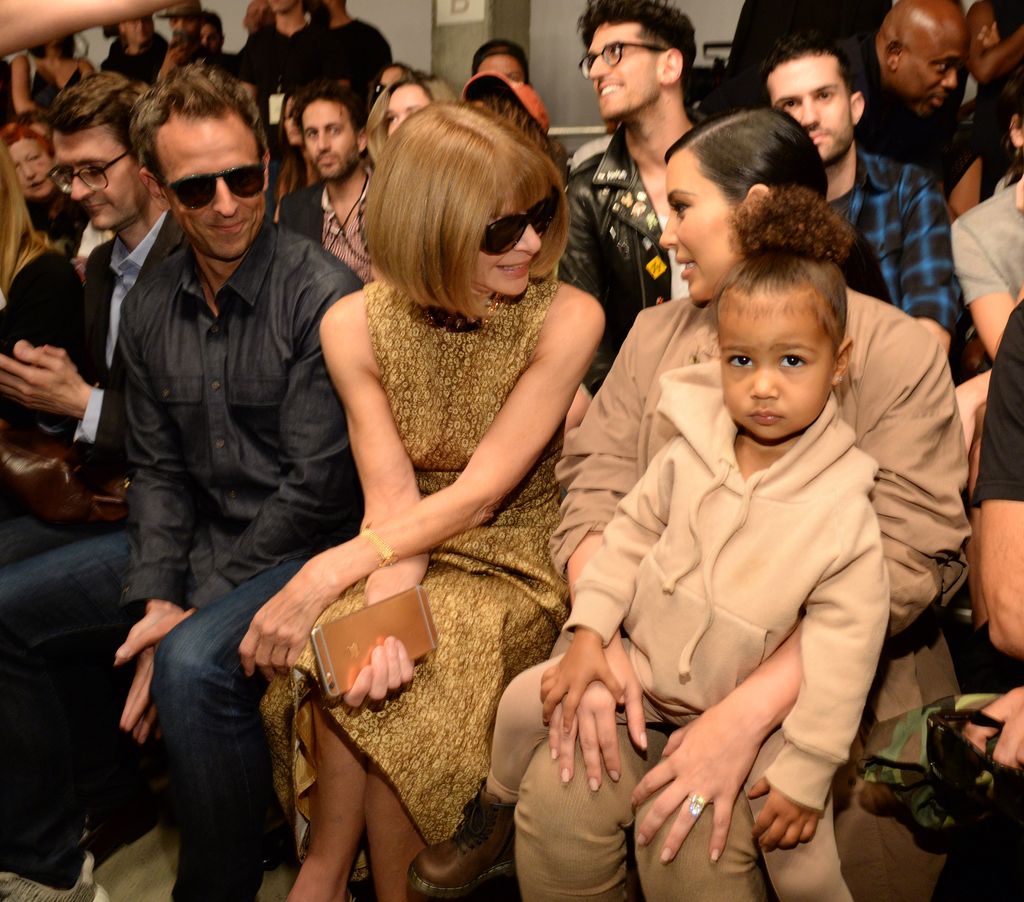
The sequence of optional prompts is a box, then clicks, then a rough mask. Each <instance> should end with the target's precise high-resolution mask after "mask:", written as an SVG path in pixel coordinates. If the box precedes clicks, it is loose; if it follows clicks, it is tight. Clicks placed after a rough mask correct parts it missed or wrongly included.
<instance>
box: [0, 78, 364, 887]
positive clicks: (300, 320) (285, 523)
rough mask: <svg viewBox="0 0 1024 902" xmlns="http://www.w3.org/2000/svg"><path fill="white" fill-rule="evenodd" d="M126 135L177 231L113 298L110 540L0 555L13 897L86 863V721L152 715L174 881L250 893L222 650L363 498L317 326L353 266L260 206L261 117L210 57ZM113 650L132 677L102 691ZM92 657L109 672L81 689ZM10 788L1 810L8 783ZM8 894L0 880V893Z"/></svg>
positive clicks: (254, 758) (3, 761)
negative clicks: (24, 555)
mask: <svg viewBox="0 0 1024 902" xmlns="http://www.w3.org/2000/svg"><path fill="white" fill-rule="evenodd" d="M131 138H132V146H133V147H134V148H135V150H136V153H137V154H138V157H139V160H140V162H141V163H142V164H143V169H142V174H143V177H144V178H145V179H146V180H147V183H148V186H149V189H150V191H151V192H152V195H153V196H154V197H156V198H159V199H160V200H161V202H163V203H166V204H167V205H168V206H169V207H170V212H171V215H172V216H173V217H174V218H175V220H176V221H177V222H178V224H179V225H180V226H181V228H182V231H183V232H184V234H185V237H186V239H187V245H186V246H184V247H182V248H180V249H179V250H178V251H177V252H175V253H174V254H171V255H170V256H169V257H167V259H165V260H164V261H163V263H162V264H161V265H160V267H159V268H158V269H157V270H156V271H155V272H154V273H153V274H152V275H151V276H149V277H148V278H147V280H146V282H145V283H144V284H142V285H140V286H139V290H138V291H136V292H135V293H134V294H133V295H132V296H131V297H129V298H128V301H127V303H126V305H125V306H124V309H123V313H122V316H121V322H120V330H119V331H120V335H119V342H120V345H121V351H122V354H123V358H124V367H125V372H126V374H127V390H126V401H125V410H126V419H127V424H128V436H127V441H126V448H127V455H128V462H129V467H130V470H131V472H132V482H131V485H130V487H129V489H128V508H129V514H128V522H127V539H125V537H124V535H123V534H122V535H121V537H120V538H121V542H120V546H119V547H111V546H112V544H113V543H109V542H108V543H107V544H98V543H103V542H105V541H106V539H105V537H104V538H94V539H88V540H85V541H83V542H79V543H76V544H75V545H74V546H69V547H72V548H75V549H77V552H76V554H75V556H74V558H73V559H70V560H65V559H64V558H54V557H52V555H54V554H58V555H59V554H61V553H63V552H64V549H58V550H57V551H56V552H52V553H51V556H49V557H47V559H46V560H47V561H48V562H49V563H50V565H51V566H49V567H48V568H46V572H44V573H34V574H33V577H34V579H33V581H32V582H31V583H29V582H28V579H27V575H26V572H25V570H24V569H17V567H18V565H15V566H13V567H9V568H6V569H5V575H4V579H3V580H0V671H2V675H3V677H4V679H5V686H7V687H8V688H7V690H5V698H10V700H9V701H8V702H7V703H6V704H0V718H2V717H3V716H7V719H8V721H9V722H10V724H11V727H10V728H9V729H6V730H3V739H2V740H0V773H3V776H4V786H5V792H4V793H0V837H2V836H3V830H4V829H5V828H6V829H9V830H10V831H12V835H13V840H12V842H11V843H10V850H9V852H8V848H6V847H5V845H4V844H0V870H2V871H13V872H15V873H18V874H21V875H23V877H21V878H18V880H19V881H21V882H20V883H18V884H17V886H16V887H15V889H14V892H13V895H12V898H57V896H55V895H43V896H35V895H31V892H33V891H34V890H33V889H32V884H30V883H29V882H28V879H23V878H29V879H31V880H33V881H37V882H42V883H44V884H45V885H47V886H50V887H54V888H61V889H66V888H69V887H72V886H75V885H76V881H77V882H78V883H79V884H81V883H82V882H83V881H85V880H87V879H88V878H90V876H91V875H90V871H91V863H90V861H89V860H88V859H86V860H85V861H84V863H83V857H84V856H83V852H82V850H80V848H79V846H78V840H79V837H80V834H81V829H82V822H83V815H84V813H83V812H82V810H81V807H80V801H79V798H78V793H77V791H76V790H78V788H79V787H78V784H77V779H76V778H77V777H78V775H79V765H80V763H81V762H80V759H82V758H89V757H90V756H91V754H92V749H91V747H90V745H89V744H88V740H89V738H90V737H89V735H87V734H86V735H83V733H85V731H84V730H83V729H82V725H83V721H86V720H88V719H90V718H91V719H92V720H94V721H95V724H94V729H93V732H98V731H103V730H108V731H110V730H116V726H117V721H118V720H119V721H120V728H121V730H123V731H124V732H125V733H127V734H129V735H130V736H131V737H132V738H134V739H135V740H136V741H138V742H140V743H141V742H144V741H145V740H146V739H147V738H149V737H150V736H151V735H152V734H153V732H154V731H155V729H156V723H157V720H156V719H157V713H158V712H159V728H160V730H161V732H162V734H163V737H164V745H165V748H166V750H167V755H168V759H169V762H170V773H171V784H170V791H171V795H172V798H173V801H174V807H175V810H176V815H177V820H178V824H179V826H180V828H181V853H180V857H179V863H178V879H177V883H176V886H175V890H174V897H175V899H177V900H179V902H189V900H196V902H200V900H201V902H217V900H223V902H228V900H238V899H252V898H254V897H255V896H256V893H257V891H258V889H259V885H260V882H261V880H262V852H261V840H262V833H263V817H264V814H265V813H266V810H267V807H268V805H269V803H270V799H271V796H272V787H271V781H270V762H269V755H268V752H267V748H266V741H265V739H264V735H263V728H262V724H261V722H260V717H259V709H258V706H259V701H260V697H261V696H262V694H263V690H264V688H265V683H264V682H263V680H262V678H261V677H260V675H259V674H257V675H256V676H255V677H253V678H247V677H245V676H244V674H243V672H242V670H241V668H240V667H239V655H238V646H239V643H240V642H241V639H242V636H243V635H244V634H245V632H246V631H247V630H248V628H249V624H250V622H251V620H252V617H253V616H254V614H255V613H256V611H258V610H259V609H260V608H261V607H262V606H263V605H264V604H265V603H266V601H267V600H268V599H269V598H270V597H271V596H272V595H274V594H275V593H276V592H277V591H278V590H279V589H280V588H281V587H282V586H283V585H284V584H285V583H286V582H287V581H288V579H290V577H291V576H293V575H294V574H295V572H296V571H297V570H298V569H299V568H300V566H301V565H302V564H303V563H304V562H305V561H306V560H307V559H308V558H309V557H310V556H311V555H313V554H315V553H316V552H318V551H320V550H322V549H323V548H325V547H328V546H332V545H335V544H337V543H338V542H339V541H344V540H346V539H348V538H351V537H352V536H354V535H355V534H356V533H357V532H358V528H359V523H360V518H361V515H362V510H361V508H362V505H361V498H360V493H359V488H358V484H357V480H356V475H355V468H354V465H353V462H352V458H351V454H350V452H349V450H348V441H347V434H346V430H345V420H344V414H343V411H342V409H341V406H340V403H339V402H338V400H337V397H336V396H335V394H334V392H333V390H332V387H331V385H330V382H329V380H328V377H327V373H326V369H325V368H324V365H323V358H322V353H321V350H320V342H319V325H320V319H321V317H322V316H323V313H324V312H325V311H326V309H327V308H328V307H329V306H330V305H331V304H332V303H333V302H334V301H336V300H337V299H338V298H340V297H342V296H343V295H346V294H349V293H350V292H351V291H353V290H354V289H356V288H357V287H358V285H359V283H358V281H357V280H356V279H355V277H354V276H352V274H351V273H350V272H349V271H348V270H347V269H346V268H345V267H343V266H342V265H340V264H339V263H338V262H337V261H336V260H334V259H333V258H332V257H330V256H329V255H328V254H326V253H325V252H324V251H323V249H322V248H320V247H318V246H316V245H314V244H313V243H311V242H309V241H306V240H305V239H303V238H301V237H300V236H296V235H292V234H291V233H288V232H286V231H283V230H282V231H280V232H279V231H278V230H277V228H276V226H274V225H273V224H271V223H266V222H265V219H264V201H263V195H262V192H263V189H264V186H265V168H264V167H265V164H266V138H265V136H264V133H263V128H262V125H261V123H260V120H259V112H258V110H257V108H256V105H255V103H254V102H253V101H252V99H251V98H250V97H249V95H248V93H247V92H246V91H245V89H244V88H243V87H242V85H241V84H240V83H239V82H238V81H236V80H235V79H233V78H231V77H230V76H228V75H227V74H225V73H223V71H222V70H219V69H217V68H215V67H208V66H203V65H192V66H187V67H184V68H182V69H178V70H176V71H175V72H173V73H172V74H171V75H170V76H168V78H166V79H165V80H163V81H162V82H160V83H159V84H158V85H157V86H155V87H153V88H151V89H150V90H149V91H148V92H147V93H146V94H145V95H143V96H142V98H140V100H139V101H138V102H137V103H136V104H135V107H134V112H133V119H132V125H131ZM106 162H107V161H104V163H106ZM115 165H116V166H120V165H123V162H122V163H117V164H115ZM114 168H115V167H110V168H108V169H107V173H108V174H109V173H112V172H113V171H114ZM83 175H84V177H85V178H86V179H87V180H91V179H93V177H94V176H95V173H92V172H88V171H87V172H85V173H82V172H76V173H75V174H74V180H75V183H76V184H77V183H78V182H79V181H80V180H81V179H82V177H83ZM93 549H95V553H90V552H91V551H93ZM37 569H40V568H37ZM29 588H30V589H31V590H32V592H31V594H29V592H28V591H27V590H28V589H29ZM19 590H21V591H20V592H19ZM18 594H20V595H24V596H26V597H27V598H28V601H30V602H31V607H30V608H27V606H26V605H23V606H22V608H21V609H20V610H19V611H18V612H16V613H17V614H20V617H18V616H11V617H10V618H8V617H7V616H6V613H7V611H6V608H5V602H6V600H7V596H9V595H15V596H17V595H18ZM33 612H35V613H34V614H33ZM26 623H28V624H30V625H32V624H40V625H39V626H38V627H37V628H33V629H32V631H27V627H26ZM111 660H113V663H114V666H115V667H125V668H126V669H127V673H126V676H127V675H132V679H131V687H130V689H129V690H128V693H127V702H126V703H124V704H123V708H122V704H121V702H120V700H121V699H123V698H124V694H123V690H122V693H121V696H120V699H119V697H118V694H117V692H116V687H115V685H114V684H116V683H121V682H122V681H121V680H114V679H113V674H112V672H111V669H110V665H111ZM103 668H105V676H106V681H107V683H108V684H111V685H109V686H107V687H104V686H103V685H102V684H101V682H100V680H99V679H98V678H96V679H93V681H92V682H90V683H89V684H88V687H87V688H86V687H82V686H80V685H79V684H80V683H82V679H83V675H84V674H85V673H86V671H89V672H90V673H102V671H103ZM64 685H67V686H68V687H73V688H74V691H73V693H72V695H71V696H68V695H67V694H66V693H65V692H64V691H62V689H61V687H62V686H64ZM11 687H18V691H17V692H16V693H15V692H14V691H13V690H12V689H11ZM151 690H152V694H151ZM68 698H71V699H73V701H74V702H75V704H74V705H69V704H68ZM26 711H31V712H32V713H31V718H30V719H31V722H32V726H33V728H32V729H31V730H28V729H26V724H25V723H24V721H25V719H26V718H25V712H26ZM19 712H20V714H21V718H20V719H21V721H22V723H21V724H20V726H19V727H18V728H15V726H14V725H15V723H16V715H18V713H19ZM2 726H3V720H2V719H0V727H2ZM8 734H9V735H8ZM22 784H23V785H24V790H23V792H22V793H19V794H17V795H18V797H19V798H22V797H23V802H25V800H27V803H26V804H23V805H22V806H21V807H20V808H19V807H18V806H16V805H14V802H13V795H14V794H13V793H12V792H11V791H9V790H10V787H12V786H21V785H22ZM40 799H45V800H46V803H45V804H40V802H39V800H40ZM22 809H28V810H29V811H30V813H31V817H30V818H22V817H20V816H19V815H20V814H21V810H22ZM26 849H28V850H31V855H29V854H28V853H27V852H26ZM3 876H4V879H6V877H7V875H6V874H5V875H3ZM7 888H8V887H7V884H6V883H4V882H2V881H0V896H2V895H4V891H5V890H6V889H7ZM60 898H64V897H63V896H61V897H60ZM68 898H75V899H79V898H81V899H88V898H92V897H91V896H90V895H89V894H88V893H87V892H85V891H83V894H76V895H74V896H71V895H69V896H68Z"/></svg>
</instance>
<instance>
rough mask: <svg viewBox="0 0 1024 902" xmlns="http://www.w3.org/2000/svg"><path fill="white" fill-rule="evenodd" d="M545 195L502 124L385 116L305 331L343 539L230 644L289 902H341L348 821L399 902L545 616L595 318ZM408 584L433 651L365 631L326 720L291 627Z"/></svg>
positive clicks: (527, 153)
mask: <svg viewBox="0 0 1024 902" xmlns="http://www.w3.org/2000/svg"><path fill="white" fill-rule="evenodd" d="M441 171H443V173H444V177H443V178H438V173H439V172H441ZM559 184H560V180H559V177H558V173H557V171H556V170H555V167H554V165H553V164H552V163H551V161H550V160H549V159H548V158H547V157H546V156H545V155H544V153H543V152H542V151H541V150H540V149H539V148H537V147H536V146H535V145H533V144H532V143H531V142H529V140H528V139H526V138H525V137H524V136H522V135H521V134H520V133H518V132H517V131H516V130H515V129H513V128H512V127H511V126H509V125H508V124H506V123H504V122H502V121H500V120H499V119H498V118H497V117H495V116H494V115H493V114H491V113H489V112H485V111H481V110H478V109H474V108H471V107H467V106H457V105H454V104H435V105H433V106H431V107H429V108H428V109H425V110H423V111H422V112H421V113H418V114H417V115H416V116H415V117H414V118H412V119H410V120H409V122H407V123H406V124H404V125H403V126H402V128H401V130H400V131H399V132H398V133H397V134H396V135H395V137H394V138H393V139H392V140H391V141H390V142H389V143H388V146H387V148H386V149H385V151H384V154H383V156H382V158H381V160H380V166H379V168H378V170H377V172H376V174H375V175H374V177H373V180H372V182H371V185H370V196H369V198H368V201H367V211H366V222H367V237H368V243H369V247H370V250H371V253H372V254H373V257H374V261H375V268H376V270H377V272H378V273H379V275H380V281H377V282H374V283H371V284H369V285H367V286H365V288H364V289H363V290H361V291H359V292H357V293H355V294H353V295H350V296H348V297H346V298H343V299H342V300H341V301H339V302H338V303H337V304H336V305H335V306H334V307H333V308H331V310H330V311H328V313H327V315H326V316H325V317H324V321H323V325H322V326H321V330H320V334H321V343H322V346H323V352H324V359H325V361H326V363H327V368H328V371H329V372H330V374H331V378H332V379H333V381H334V384H335V387H336V388H337V390H338V393H339V395H340V396H341V400H342V402H343V404H344V407H345V413H346V416H347V422H348V429H349V436H350V440H351V444H352V452H353V455H354V456H355V460H356V464H357V467H358V469H359V476H360V481H361V483H362V486H363V492H364V496H365V500H366V512H365V516H364V520H363V530H362V532H361V533H360V535H359V536H358V537H356V538H354V539H352V540H350V541H348V542H346V543H344V544H343V545H339V546H337V547H335V548H332V549H330V550H329V551H326V552H324V553H323V554H320V555H318V556H317V557H315V558H313V559H312V560H311V561H310V562H309V563H308V564H306V565H305V566H304V567H303V568H302V570H301V571H300V572H299V573H298V574H297V575H296V576H295V578H294V579H293V580H292V581H291V582H290V583H289V584H288V585H287V586H285V588H284V589H282V591H281V592H280V593H278V595H276V596H275V597H274V598H272V599H271V600H270V601H269V602H268V603H267V604H266V606H265V607H264V608H263V609H262V610H261V611H260V612H259V614H257V616H256V618H255V620H254V621H253V626H252V628H251V629H250V635H249V636H247V637H246V639H245V640H244V641H243V643H242V648H243V660H246V658H247V656H249V657H248V660H251V661H252V662H253V664H255V665H256V666H259V667H260V668H261V669H262V670H263V672H264V673H265V674H267V675H268V676H272V675H273V674H275V673H276V674H277V675H278V677H277V679H276V680H274V682H273V684H272V685H271V687H270V689H269V690H268V693H267V696H266V697H265V699H264V722H265V724H266V726H267V731H268V736H269V740H270V746H271V750H272V752H273V754H274V758H275V781H276V784H277V789H278V793H279V795H280V796H281V799H282V802H283V803H284V805H285V807H286V809H288V810H292V809H294V810H295V813H296V823H297V825H298V827H299V833H300V837H302V840H301V841H300V851H302V852H305V861H304V863H303V866H302V869H301V871H300V873H299V877H298V880H297V882H296V884H295V887H294V889H293V890H292V895H291V896H290V897H289V898H290V899H291V900H292V902H297V900H315V899H323V900H327V899H337V898H341V897H344V890H345V886H346V884H347V881H348V878H349V873H350V871H351V868H352V863H353V861H354V858H355V853H356V850H357V847H358V843H359V840H360V837H361V835H362V833H363V831H364V829H365V831H366V834H367V837H368V839H369V847H370V864H371V871H372V874H373V880H374V885H375V888H376V893H377V898H378V899H380V900H382V902H388V900H396V899H406V898H408V897H409V896H408V893H409V890H408V887H407V886H406V870H407V868H408V866H409V863H410V862H411V861H412V858H413V857H414V856H415V855H416V853H417V852H418V851H419V850H420V849H421V848H423V846H424V842H436V841H438V840H439V839H442V838H444V837H447V836H449V835H451V833H452V832H453V831H454V829H455V827H456V826H457V824H458V822H459V816H460V809H462V807H463V805H464V803H466V802H468V801H470V800H471V799H472V798H473V797H474V795H475V794H476V790H477V788H478V786H479V784H480V781H481V780H482V779H483V777H484V775H485V774H486V772H487V768H488V764H489V736H490V731H491V727H492V722H493V719H494V713H495V710H496V707H497V703H498V699H499V697H500V696H501V693H502V691H503V690H504V688H505V686H506V685H507V683H508V681H509V680H511V679H512V677H513V676H515V675H516V674H517V673H519V672H520V671H522V670H524V669H525V668H526V667H529V666H530V665H532V664H534V663H536V662H538V661H541V660H543V659H544V657H545V656H546V655H547V653H548V652H549V650H550V648H551V646H552V645H553V643H554V640H555V638H556V636H557V634H558V631H559V629H560V627H561V624H562V622H563V621H564V619H565V616H566V614H567V607H566V602H567V596H566V591H565V583H564V581H563V580H562V579H561V578H560V577H559V576H558V575H557V574H556V573H555V571H554V569H553V567H552V565H551V561H550V558H549V554H548V541H549V539H550V536H551V532H552V530H553V529H554V527H555V524H556V523H557V522H558V503H559V491H558V486H557V483H556V481H555V476H554V466H555V462H556V461H557V459H558V456H559V452H560V447H561V433H562V425H563V421H564V419H565V415H566V411H567V410H568V409H569V404H570V402H571V401H572V398H573V395H574V393H575V391H576V387H577V385H578V384H579V380H580V378H581V377H582V376H583V373H584V372H585V371H586V369H587V367H588V365H589V363H590V359H591V357H592V356H593V352H594V350H595V348H596V347H597V343H598V341H599V339H600V337H601V332H602V330H603V325H604V323H603V315H602V313H601V308H600V306H599V305H598V303H597V301H596V300H595V299H594V298H592V297H591V296H589V295H587V294H584V293H582V292H580V291H578V290H577V289H575V288H572V287H570V286H568V285H561V284H559V283H558V282H557V281H555V280H554V279H553V278H552V272H553V270H554V267H555V263H556V262H557V260H558V257H559V255H560V254H561V252H562V250H563V248H564V246H565V241H566V231H567V226H566V203H565V197H564V194H563V192H562V190H561V188H560V187H559ZM417 584H422V585H423V586H424V588H425V589H426V591H427V593H428V595H429V599H430V605H431V609H432V612H433V619H434V623H435V624H436V627H437V634H438V645H437V648H436V649H435V650H434V651H432V652H430V653H429V654H428V655H427V656H426V657H424V658H421V659H420V660H419V661H418V662H417V663H416V664H415V667H414V665H413V663H412V662H411V661H410V659H409V657H408V655H407V653H406V651H405V649H404V647H403V646H402V643H401V642H399V641H398V640H397V639H395V638H394V637H387V638H386V639H385V640H384V641H383V642H382V643H381V644H380V645H379V646H378V647H377V648H376V649H375V650H374V652H373V655H372V657H371V662H370V664H369V665H367V666H366V667H364V668H363V669H362V670H361V671H360V673H359V675H358V676H357V677H356V679H355V682H354V683H353V685H352V688H351V689H350V690H349V691H348V692H346V693H345V694H344V695H343V696H342V700H343V701H344V704H342V705H337V706H334V707H328V706H327V704H326V703H325V700H324V698H323V697H322V696H321V695H320V692H319V689H320V685H319V679H318V675H317V669H316V666H315V664H314V660H313V656H312V653H311V651H310V649H309V647H308V640H309V631H310V628H311V627H312V626H313V624H314V623H315V622H318V623H325V622H329V621H333V620H337V619H338V618H340V617H343V616H345V615H346V614H350V613H352V612H354V611H356V610H358V609H360V608H362V607H364V606H366V605H372V604H375V603H377V602H379V601H382V600H383V599H386V598H388V597H390V596H392V595H394V594H396V593H398V592H401V591H404V590H406V589H409V588H411V587H413V586H415V585H417ZM339 596H340V597H339ZM456 711H457V714H455V713H454V712H456Z"/></svg>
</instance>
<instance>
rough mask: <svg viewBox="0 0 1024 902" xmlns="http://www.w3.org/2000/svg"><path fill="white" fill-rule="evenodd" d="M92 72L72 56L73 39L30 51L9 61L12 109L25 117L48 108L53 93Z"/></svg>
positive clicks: (70, 37)
mask: <svg viewBox="0 0 1024 902" xmlns="http://www.w3.org/2000/svg"><path fill="white" fill-rule="evenodd" d="M92 71H94V70H93V65H92V63H90V62H89V60H87V59H85V58H84V57H76V56H75V35H73V34H69V35H65V36H64V37H62V38H56V39H55V40H52V41H48V42H47V43H46V44H40V45H39V46H38V47H32V48H30V49H29V52H28V53H23V54H21V55H20V56H16V57H15V58H14V59H13V60H12V61H11V94H12V97H13V99H14V109H15V112H18V113H28V112H31V111H32V110H35V109H38V108H40V107H48V106H49V105H50V104H51V103H52V102H53V98H54V97H56V96H57V92H58V91H59V90H60V89H61V88H63V87H64V86H65V85H67V84H69V83H70V82H72V80H74V81H77V80H78V79H79V78H81V77H82V76H83V75H88V74H89V73H90V72H92Z"/></svg>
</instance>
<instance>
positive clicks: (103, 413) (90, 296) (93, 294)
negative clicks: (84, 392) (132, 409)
mask: <svg viewBox="0 0 1024 902" xmlns="http://www.w3.org/2000/svg"><path fill="white" fill-rule="evenodd" d="M182 241H183V236H182V234H181V229H180V227H179V226H178V223H177V222H176V221H175V219H174V217H173V216H171V214H170V213H168V214H167V218H166V219H164V224H163V227H162V228H161V229H160V233H159V234H158V235H157V236H156V241H155V242H154V244H153V247H152V248H150V251H149V255H148V256H147V257H146V262H145V263H143V264H142V269H141V270H140V271H139V278H138V280H137V281H136V283H135V285H134V286H132V290H131V291H129V292H128V294H127V295H126V296H125V300H127V299H128V298H129V297H131V296H132V295H133V294H134V293H135V292H136V291H137V290H138V288H139V283H140V282H142V281H143V279H145V278H146V276H147V275H148V274H149V273H151V272H152V271H153V270H154V269H155V268H156V267H157V265H158V264H159V263H160V261H161V260H163V259H164V257H166V256H167V255H168V254H169V253H171V252H172V251H173V250H175V249H176V248H178V247H179V246H180V245H181V243H182ZM113 252H114V239H111V240H110V241H105V242H104V243H103V244H101V245H100V246H99V247H97V248H96V249H95V250H93V252H92V253H91V254H89V259H88V261H87V262H86V264H85V348H86V357H87V359H88V361H89V362H88V365H87V367H86V368H85V371H84V372H83V375H84V376H85V378H86V379H87V380H88V381H90V382H92V383H93V384H94V385H96V386H97V387H99V388H102V389H103V391H104V394H103V407H102V408H101V410H100V422H99V426H98V427H97V429H96V443H95V445H94V446H93V456H94V457H95V458H97V459H104V460H123V459H124V434H125V415H124V382H125V374H124V362H123V360H122V359H121V348H120V342H118V344H117V346H115V348H114V358H113V360H112V361H111V364H110V367H109V368H108V367H107V333H108V332H109V331H110V299H111V297H112V295H113V293H114V274H113V272H111V270H110V258H111V256H112V255H113ZM122 309H124V308H123V306H122Z"/></svg>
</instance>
